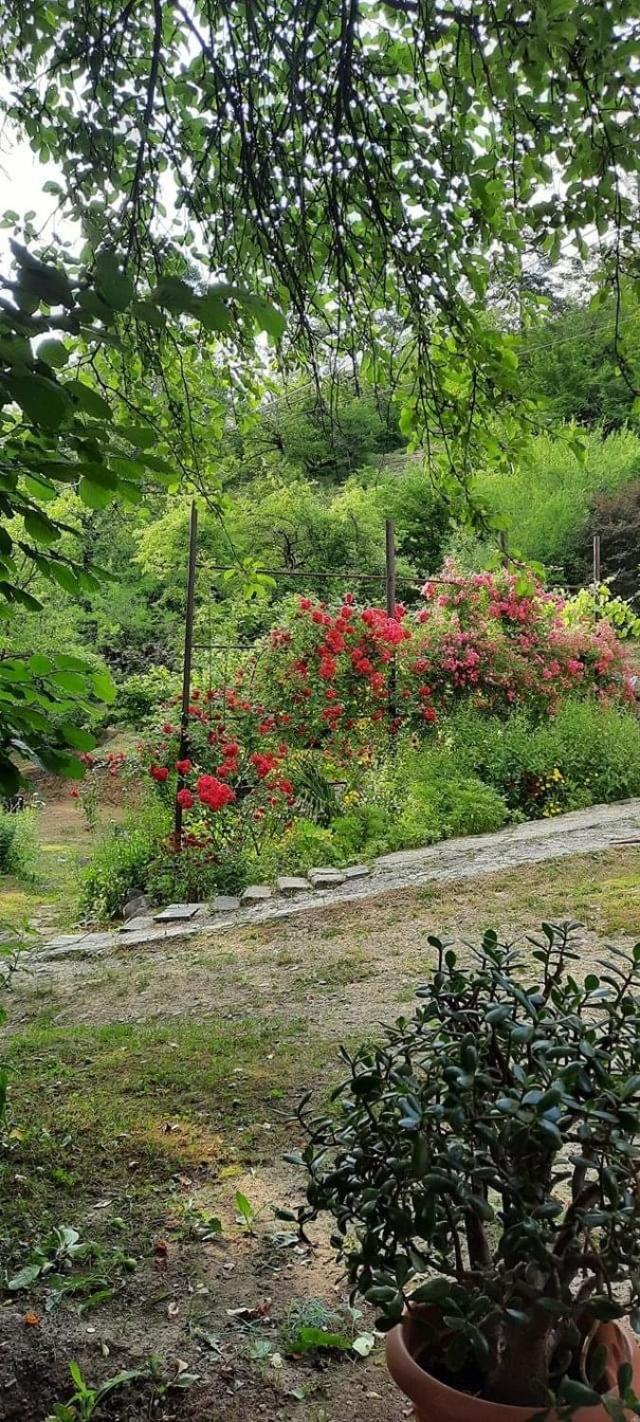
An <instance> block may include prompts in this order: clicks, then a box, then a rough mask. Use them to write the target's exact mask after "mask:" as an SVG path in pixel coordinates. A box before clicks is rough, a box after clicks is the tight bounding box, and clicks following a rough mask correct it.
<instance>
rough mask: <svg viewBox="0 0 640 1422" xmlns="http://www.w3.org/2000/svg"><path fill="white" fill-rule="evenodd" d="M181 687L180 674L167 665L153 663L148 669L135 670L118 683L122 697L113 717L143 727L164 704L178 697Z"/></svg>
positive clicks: (118, 720) (136, 726) (117, 721)
mask: <svg viewBox="0 0 640 1422" xmlns="http://www.w3.org/2000/svg"><path fill="white" fill-rule="evenodd" d="M178 691H179V680H178V677H177V676H175V675H172V673H171V672H169V671H168V670H167V668H166V667H163V666H157V667H156V666H150V667H149V668H148V670H147V671H144V672H137V673H135V672H134V673H133V674H132V675H131V676H128V677H126V679H125V680H124V681H121V682H120V684H119V686H118V699H117V702H116V705H115V706H114V709H113V713H112V716H111V719H112V721H114V722H116V723H121V724H123V725H125V726H132V727H134V728H135V729H136V730H140V729H141V727H143V726H144V725H145V723H146V722H147V721H149V720H150V719H151V718H152V717H154V716H155V717H157V715H158V712H159V711H160V708H161V707H162V706H163V705H164V704H165V703H166V702H169V701H170V700H172V699H173V698H175V697H176V696H177V694H178Z"/></svg>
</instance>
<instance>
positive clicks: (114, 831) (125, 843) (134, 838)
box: [81, 801, 170, 920]
mask: <svg viewBox="0 0 640 1422" xmlns="http://www.w3.org/2000/svg"><path fill="white" fill-rule="evenodd" d="M169 830H170V823H169V818H168V815H167V811H166V810H165V808H164V807H163V806H162V805H160V803H159V802H158V801H150V802H149V803H148V804H145V805H143V806H141V807H140V809H138V810H137V811H136V812H135V814H130V815H128V816H127V818H126V819H125V821H124V823H123V824H120V825H112V826H111V827H110V829H109V830H108V831H107V833H106V834H105V835H104V836H103V838H102V839H101V840H100V841H99V842H98V844H97V846H96V849H95V851H94V855H93V858H92V861H91V864H90V865H89V866H88V868H87V869H86V870H85V871H84V874H83V877H82V889H81V909H82V911H83V913H84V914H85V915H86V916H87V917H88V918H90V919H97V920H102V919H107V918H116V917H117V915H118V914H119V913H121V912H122V909H123V906H124V902H125V896H126V893H127V890H128V889H140V891H141V893H142V892H144V891H145V890H146V888H147V886H148V883H149V872H150V865H151V864H152V863H153V861H154V859H156V858H157V857H158V855H159V854H160V852H161V846H162V842H163V840H164V839H165V838H166V836H167V834H168V833H169Z"/></svg>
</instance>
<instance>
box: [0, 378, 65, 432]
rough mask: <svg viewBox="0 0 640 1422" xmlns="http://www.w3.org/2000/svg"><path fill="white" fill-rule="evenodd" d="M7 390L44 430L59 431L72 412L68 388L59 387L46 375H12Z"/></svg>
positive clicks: (25, 412) (8, 380) (29, 417)
mask: <svg viewBox="0 0 640 1422" xmlns="http://www.w3.org/2000/svg"><path fill="white" fill-rule="evenodd" d="M7 389H8V390H9V391H10V392H11V396H12V398H13V399H14V400H15V401H16V404H18V405H19V406H20V408H21V410H22V411H23V412H24V414H25V415H26V416H27V418H28V419H29V420H31V421H32V422H33V423H34V424H36V425H41V426H42V428H43V429H47V430H57V429H59V428H60V426H61V424H62V423H63V421H64V420H65V418H66V416H67V415H68V414H69V412H70V410H71V404H70V401H69V396H68V394H67V390H68V386H63V385H59V384H58V382H57V381H54V380H49V378H48V377H47V376H46V375H37V374H35V373H34V374H33V375H24V376H16V375H11V376H9V377H8V379H7Z"/></svg>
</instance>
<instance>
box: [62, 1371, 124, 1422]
mask: <svg viewBox="0 0 640 1422" xmlns="http://www.w3.org/2000/svg"><path fill="white" fill-rule="evenodd" d="M69 1373H70V1375H71V1381H72V1383H73V1388H74V1391H73V1395H72V1397H71V1398H70V1399H69V1401H68V1402H56V1403H55V1404H54V1408H53V1412H52V1413H51V1414H50V1415H49V1416H48V1417H47V1419H46V1422H90V1419H91V1418H92V1417H94V1416H95V1414H96V1412H97V1411H98V1410H99V1409H100V1408H101V1406H102V1403H103V1402H104V1399H105V1398H106V1397H109V1396H110V1394H111V1393H112V1392H114V1391H115V1389H116V1388H120V1387H125V1386H126V1385H127V1383H130V1382H137V1381H138V1380H139V1379H141V1378H147V1377H149V1369H148V1368H128V1369H127V1370H126V1371H124V1372H121V1373H116V1374H114V1376H113V1377H111V1378H107V1379H106V1381H105V1382H103V1383H100V1384H98V1386H97V1387H92V1386H91V1385H90V1384H89V1383H88V1382H87V1381H86V1378H85V1377H84V1376H83V1373H82V1371H81V1369H80V1367H79V1366H78V1364H77V1363H70V1364H69Z"/></svg>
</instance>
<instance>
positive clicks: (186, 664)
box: [173, 503, 198, 849]
mask: <svg viewBox="0 0 640 1422" xmlns="http://www.w3.org/2000/svg"><path fill="white" fill-rule="evenodd" d="M197 553H198V510H197V508H196V506H195V503H193V504H192V505H191V519H190V522H189V564H188V571H187V611H186V616H185V624H184V659H183V663H182V710H181V713H180V751H179V755H178V759H179V760H186V758H187V755H188V751H189V705H190V702H191V661H192V657H193V610H194V604H195V591H196V559H197ZM182 789H184V776H183V775H179V776H178V790H182ZM173 835H174V841H175V846H176V849H181V848H182V805H179V804H178V801H177V800H176V807H175V817H174V829H173Z"/></svg>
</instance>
